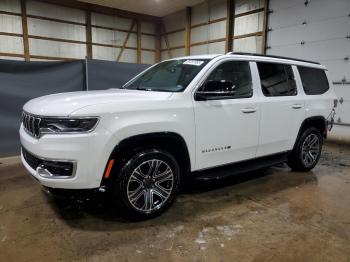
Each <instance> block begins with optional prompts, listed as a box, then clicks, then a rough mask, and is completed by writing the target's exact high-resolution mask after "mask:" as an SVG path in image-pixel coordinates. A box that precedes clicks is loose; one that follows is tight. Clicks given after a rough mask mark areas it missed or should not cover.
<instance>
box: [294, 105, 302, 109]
mask: <svg viewBox="0 0 350 262" xmlns="http://www.w3.org/2000/svg"><path fill="white" fill-rule="evenodd" d="M302 107H303V105H301V104H294V105H292V108H294V109H300V108H302Z"/></svg>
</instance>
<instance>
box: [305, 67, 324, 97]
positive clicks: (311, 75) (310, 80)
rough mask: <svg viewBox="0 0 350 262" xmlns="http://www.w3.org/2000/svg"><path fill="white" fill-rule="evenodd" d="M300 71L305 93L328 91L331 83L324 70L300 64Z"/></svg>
mask: <svg viewBox="0 0 350 262" xmlns="http://www.w3.org/2000/svg"><path fill="white" fill-rule="evenodd" d="M298 71H299V74H300V78H301V82H302V83H303V88H304V91H305V94H307V95H321V94H323V93H325V92H327V91H328V89H329V83H328V79H327V76H326V73H325V71H324V70H322V69H317V68H310V67H303V66H298Z"/></svg>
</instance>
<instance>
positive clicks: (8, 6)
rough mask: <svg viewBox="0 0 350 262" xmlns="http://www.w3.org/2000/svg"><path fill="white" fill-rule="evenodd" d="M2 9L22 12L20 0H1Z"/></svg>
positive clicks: (0, 8) (0, 6) (0, 7)
mask: <svg viewBox="0 0 350 262" xmlns="http://www.w3.org/2000/svg"><path fill="white" fill-rule="evenodd" d="M0 10H1V11H7V12H14V13H20V12H21V3H20V1H19V0H1V1H0Z"/></svg>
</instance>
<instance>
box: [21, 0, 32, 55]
mask: <svg viewBox="0 0 350 262" xmlns="http://www.w3.org/2000/svg"><path fill="white" fill-rule="evenodd" d="M21 14H22V30H23V52H24V60H25V61H26V62H29V61H30V54H29V40H28V19H27V3H26V0H21Z"/></svg>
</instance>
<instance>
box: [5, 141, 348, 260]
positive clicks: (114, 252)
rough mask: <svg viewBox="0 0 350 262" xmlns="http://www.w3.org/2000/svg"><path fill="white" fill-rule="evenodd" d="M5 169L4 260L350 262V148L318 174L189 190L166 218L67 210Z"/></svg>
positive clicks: (13, 168)
mask: <svg viewBox="0 0 350 262" xmlns="http://www.w3.org/2000/svg"><path fill="white" fill-rule="evenodd" d="M0 162H2V163H1V164H0V261H57V260H61V261H67V260H69V261H72V260H78V261H148V260H152V261H154V260H159V261H180V260H181V261H337V262H340V261H350V148H349V147H344V146H336V145H327V146H326V147H325V149H324V152H323V156H322V159H321V162H320V164H319V165H318V166H317V167H316V168H315V169H314V170H313V171H312V172H309V173H293V172H291V171H290V170H289V169H288V168H286V167H274V168H269V169H266V170H261V171H257V172H254V173H250V174H245V175H243V176H237V177H234V178H231V179H229V180H227V179H226V180H224V181H220V182H219V183H215V184H214V183H206V184H197V185H196V187H195V188H194V189H193V190H186V191H185V192H183V193H182V194H181V195H180V196H179V197H178V198H177V201H176V202H175V204H174V205H173V206H172V207H171V208H170V209H169V211H168V212H166V213H165V214H164V215H163V216H161V217H158V218H155V219H153V220H149V221H146V222H138V223H130V222H127V221H124V220H122V219H121V218H119V216H118V214H115V213H113V212H111V211H110V210H109V209H108V208H104V207H96V205H92V207H91V205H88V206H86V207H80V208H78V207H76V206H69V205H68V206H66V207H64V206H61V207H60V208H59V207H58V206H57V205H56V204H55V203H54V201H53V200H52V199H50V198H48V197H47V196H46V195H44V193H42V191H41V190H40V186H39V185H38V184H37V183H36V182H35V181H34V180H32V179H31V178H30V177H29V175H28V174H27V173H26V172H25V170H24V169H23V167H22V166H21V164H20V163H19V161H18V159H17V158H15V159H7V160H6V159H2V160H0Z"/></svg>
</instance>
